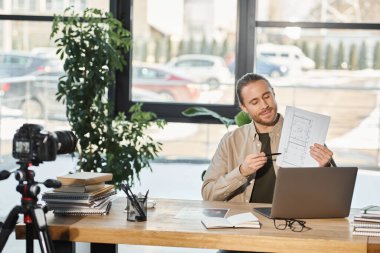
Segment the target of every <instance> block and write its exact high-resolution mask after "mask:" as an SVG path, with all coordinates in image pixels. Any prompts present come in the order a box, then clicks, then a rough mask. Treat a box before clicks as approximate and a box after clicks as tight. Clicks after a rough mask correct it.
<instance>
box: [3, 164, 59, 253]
mask: <svg viewBox="0 0 380 253" xmlns="http://www.w3.org/2000/svg"><path fill="white" fill-rule="evenodd" d="M18 163H19V164H20V168H19V169H18V170H16V171H15V178H16V180H17V181H18V182H19V183H18V185H17V186H16V190H17V191H18V192H19V193H20V194H21V195H22V197H21V205H17V206H15V207H14V208H13V209H12V210H11V211H10V212H9V214H8V216H7V218H6V220H5V221H4V223H3V224H1V230H0V252H2V251H3V249H4V246H5V244H6V242H7V240H8V238H9V235H10V234H11V233H12V231H13V230H14V228H15V226H16V223H17V220H18V217H19V214H23V215H24V223H25V225H26V252H27V253H33V241H34V235H35V232H37V236H38V241H39V244H40V248H41V252H42V253H54V252H55V250H54V247H53V242H52V241H51V239H50V236H49V232H48V228H47V223H46V217H45V213H46V212H47V208H42V207H41V206H39V205H38V204H37V201H38V198H37V195H38V194H39V193H40V187H39V186H38V182H36V181H34V175H35V174H34V171H32V170H29V169H28V167H29V166H31V163H29V162H18ZM10 174H11V172H9V171H7V170H3V171H1V172H0V180H4V179H6V178H8V177H9V176H10ZM43 184H44V185H45V186H46V187H48V188H58V187H60V186H61V182H59V181H58V180H53V179H47V180H46V181H45V182H43Z"/></svg>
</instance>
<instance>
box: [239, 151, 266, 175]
mask: <svg viewBox="0 0 380 253" xmlns="http://www.w3.org/2000/svg"><path fill="white" fill-rule="evenodd" d="M267 159H268V158H267V157H266V156H265V153H264V152H261V153H259V154H250V155H247V157H246V158H245V160H244V162H243V163H242V164H241V165H240V167H239V171H240V174H242V175H243V176H245V177H248V176H250V175H252V174H253V173H255V172H256V171H257V170H259V169H260V168H262V167H263V166H264V164H265V163H266V162H267Z"/></svg>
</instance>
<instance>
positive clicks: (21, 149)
mask: <svg viewBox="0 0 380 253" xmlns="http://www.w3.org/2000/svg"><path fill="white" fill-rule="evenodd" d="M16 152H17V153H19V154H29V153H30V142H29V141H16Z"/></svg>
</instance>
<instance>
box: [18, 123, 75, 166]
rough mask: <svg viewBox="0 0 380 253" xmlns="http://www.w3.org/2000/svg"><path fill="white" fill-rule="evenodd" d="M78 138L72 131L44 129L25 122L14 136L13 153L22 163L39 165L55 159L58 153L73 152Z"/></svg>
mask: <svg viewBox="0 0 380 253" xmlns="http://www.w3.org/2000/svg"><path fill="white" fill-rule="evenodd" d="M76 144H77V138H76V136H75V135H74V133H73V132H71V131H56V132H48V131H44V129H43V127H42V126H40V125H37V124H24V125H22V127H20V129H18V130H17V131H16V133H15V135H14V137H13V150H12V155H13V157H14V158H16V159H20V163H29V162H31V163H32V164H33V165H38V164H40V163H42V162H44V161H54V160H55V159H56V157H57V154H67V153H72V152H74V150H75V147H76Z"/></svg>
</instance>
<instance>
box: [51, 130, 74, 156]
mask: <svg viewBox="0 0 380 253" xmlns="http://www.w3.org/2000/svg"><path fill="white" fill-rule="evenodd" d="M54 133H55V134H56V135H57V139H58V147H57V154H67V153H72V152H74V151H75V146H76V145H77V141H78V139H77V137H76V136H75V135H74V133H73V132H71V131H55V132H54Z"/></svg>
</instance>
